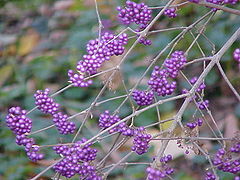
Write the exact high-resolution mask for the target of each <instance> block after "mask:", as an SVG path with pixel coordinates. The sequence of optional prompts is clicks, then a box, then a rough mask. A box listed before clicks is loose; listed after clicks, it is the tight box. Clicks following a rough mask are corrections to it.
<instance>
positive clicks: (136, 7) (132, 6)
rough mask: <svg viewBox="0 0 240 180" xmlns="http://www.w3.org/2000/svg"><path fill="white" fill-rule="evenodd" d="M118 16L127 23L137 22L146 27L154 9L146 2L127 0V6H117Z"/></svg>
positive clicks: (141, 26) (141, 27) (142, 27)
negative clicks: (138, 2)
mask: <svg viewBox="0 0 240 180" xmlns="http://www.w3.org/2000/svg"><path fill="white" fill-rule="evenodd" d="M117 10H118V11H119V14H118V17H119V18H120V20H121V21H122V23H123V24H125V25H130V24H131V23H136V24H137V25H139V28H140V29H144V28H145V27H146V26H147V25H148V23H149V21H150V20H151V18H152V10H151V9H149V8H148V6H147V5H145V4H144V3H140V4H137V3H135V2H133V1H129V0H128V1H126V7H124V8H121V7H117Z"/></svg>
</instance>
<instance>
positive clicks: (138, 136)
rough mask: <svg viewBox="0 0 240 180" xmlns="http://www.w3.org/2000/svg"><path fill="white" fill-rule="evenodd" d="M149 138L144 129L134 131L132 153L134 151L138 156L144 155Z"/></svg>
mask: <svg viewBox="0 0 240 180" xmlns="http://www.w3.org/2000/svg"><path fill="white" fill-rule="evenodd" d="M151 138H152V136H151V135H150V134H147V133H146V131H145V128H144V127H139V128H138V129H135V130H134V139H133V146H132V151H135V152H136V153H137V154H138V155H141V154H144V153H146V152H147V150H148V148H149V142H150V140H151Z"/></svg>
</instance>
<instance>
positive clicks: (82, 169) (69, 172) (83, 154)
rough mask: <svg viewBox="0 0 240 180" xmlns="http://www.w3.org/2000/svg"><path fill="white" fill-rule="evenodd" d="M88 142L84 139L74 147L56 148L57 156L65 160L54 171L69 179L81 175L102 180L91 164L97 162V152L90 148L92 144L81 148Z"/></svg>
mask: <svg viewBox="0 0 240 180" xmlns="http://www.w3.org/2000/svg"><path fill="white" fill-rule="evenodd" d="M86 141H87V139H85V138H82V140H80V141H78V142H76V143H74V145H72V146H66V145H61V146H54V147H53V150H54V151H55V152H56V153H57V154H59V155H61V156H64V158H63V159H62V160H61V161H60V162H58V163H57V164H56V165H55V166H54V167H53V169H54V170H55V171H56V172H58V173H60V174H61V175H62V176H65V177H67V178H70V177H72V176H74V175H75V174H79V175H80V176H81V177H88V178H90V177H91V178H92V179H99V180H100V179H101V177H100V176H98V175H97V173H96V171H95V167H94V166H91V165H90V164H89V163H90V162H91V161H93V160H95V158H96V156H97V150H96V149H93V148H91V147H90V146H91V145H92V143H89V144H87V145H85V146H83V147H81V144H82V143H85V142H86ZM91 178H90V179H91ZM90 179H89V180H90Z"/></svg>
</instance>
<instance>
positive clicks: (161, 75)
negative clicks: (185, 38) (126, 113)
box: [132, 51, 187, 106]
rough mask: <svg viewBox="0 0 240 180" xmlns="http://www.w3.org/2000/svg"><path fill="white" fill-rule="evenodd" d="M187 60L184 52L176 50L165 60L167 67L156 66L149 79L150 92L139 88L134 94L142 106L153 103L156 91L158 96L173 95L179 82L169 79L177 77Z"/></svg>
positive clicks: (134, 97)
mask: <svg viewBox="0 0 240 180" xmlns="http://www.w3.org/2000/svg"><path fill="white" fill-rule="evenodd" d="M186 62H187V59H186V57H185V55H184V52H183V51H175V52H173V53H172V54H171V57H170V58H169V59H166V60H165V61H164V67H165V69H161V68H160V67H159V66H155V67H154V70H153V72H152V73H151V77H150V79H149V81H148V85H149V86H150V89H151V91H150V93H149V92H146V91H139V90H136V91H134V92H133V94H132V96H133V99H134V100H135V101H136V103H137V104H138V105H140V106H144V105H149V104H151V103H152V102H153V96H154V92H155V93H157V95H158V96H166V95H171V94H172V93H173V92H174V90H175V89H176V85H177V83H176V82H175V81H169V78H176V77H177V76H178V73H179V71H180V70H181V69H182V68H183V66H184V64H185V63H186Z"/></svg>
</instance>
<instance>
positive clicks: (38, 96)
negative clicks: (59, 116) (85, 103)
mask: <svg viewBox="0 0 240 180" xmlns="http://www.w3.org/2000/svg"><path fill="white" fill-rule="evenodd" d="M49 92H50V90H49V89H45V90H44V91H42V90H37V91H36V93H35V94H34V98H35V104H36V106H37V108H38V109H39V110H40V111H42V112H43V113H46V114H51V115H53V114H55V113H56V112H57V111H58V110H59V106H60V105H59V104H57V103H55V102H54V100H53V98H51V97H50V96H49Z"/></svg>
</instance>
